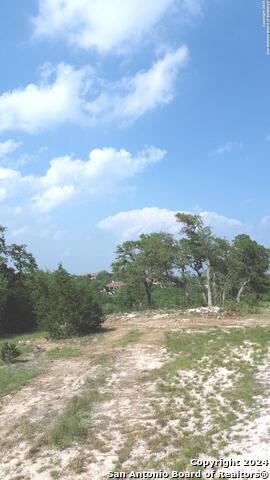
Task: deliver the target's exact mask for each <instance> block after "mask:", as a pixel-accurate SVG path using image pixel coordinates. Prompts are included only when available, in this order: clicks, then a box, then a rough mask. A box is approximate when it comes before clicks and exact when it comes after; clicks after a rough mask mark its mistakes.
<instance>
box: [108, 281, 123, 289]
mask: <svg viewBox="0 0 270 480" xmlns="http://www.w3.org/2000/svg"><path fill="white" fill-rule="evenodd" d="M123 285H124V282H121V280H119V281H118V280H112V281H111V282H109V283H107V285H106V288H108V290H116V289H117V288H120V287H122V286H123Z"/></svg>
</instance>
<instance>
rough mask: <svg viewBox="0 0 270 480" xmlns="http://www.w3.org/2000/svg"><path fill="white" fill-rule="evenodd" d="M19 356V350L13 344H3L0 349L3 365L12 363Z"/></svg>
mask: <svg viewBox="0 0 270 480" xmlns="http://www.w3.org/2000/svg"><path fill="white" fill-rule="evenodd" d="M19 355H21V352H20V350H19V349H18V348H17V346H16V345H15V343H7V342H5V343H3V345H1V349H0V357H1V360H2V361H3V362H4V363H12V362H14V360H15V359H16V358H17V357H19Z"/></svg>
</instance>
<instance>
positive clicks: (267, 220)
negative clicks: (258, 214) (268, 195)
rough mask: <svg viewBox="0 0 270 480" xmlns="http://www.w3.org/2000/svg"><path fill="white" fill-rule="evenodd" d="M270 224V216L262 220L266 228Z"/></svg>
mask: <svg viewBox="0 0 270 480" xmlns="http://www.w3.org/2000/svg"><path fill="white" fill-rule="evenodd" d="M269 224H270V215H266V216H265V217H263V218H262V219H261V225H263V226H264V227H266V226H268V225H269Z"/></svg>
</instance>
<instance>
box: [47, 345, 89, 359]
mask: <svg viewBox="0 0 270 480" xmlns="http://www.w3.org/2000/svg"><path fill="white" fill-rule="evenodd" d="M80 355H81V352H80V350H78V349H77V348H73V347H71V346H68V345H66V346H64V347H56V348H52V349H51V350H49V351H48V352H47V357H48V358H50V359H51V360H57V359H58V358H76V357H79V356H80Z"/></svg>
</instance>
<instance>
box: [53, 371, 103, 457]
mask: <svg viewBox="0 0 270 480" xmlns="http://www.w3.org/2000/svg"><path fill="white" fill-rule="evenodd" d="M106 376H107V372H106V371H105V372H104V373H102V375H100V376H99V377H97V378H96V379H89V380H87V382H86V384H85V388H84V391H83V392H82V393H81V394H80V395H75V396H74V397H73V398H72V399H71V400H70V402H69V403H68V405H67V407H66V408H65V410H64V411H63V413H61V414H60V415H59V416H58V418H57V419H56V421H55V422H54V424H53V425H52V427H51V428H50V430H49V431H48V434H47V438H48V442H49V444H50V445H52V446H54V447H56V448H59V449H64V448H67V447H69V446H70V445H71V444H72V443H74V442H78V443H80V442H82V441H83V440H84V441H85V440H86V439H87V436H88V429H89V427H90V426H91V423H92V414H93V408H94V406H95V404H96V403H98V402H99V401H101V399H105V395H101V394H100V392H99V387H100V386H101V385H103V383H104V380H105V378H106ZM101 397H102V398H101ZM91 440H92V441H93V443H94V438H93V439H92V438H91Z"/></svg>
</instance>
